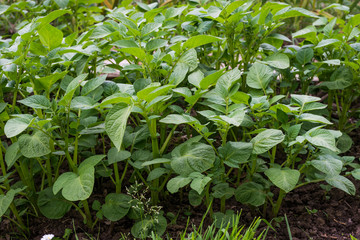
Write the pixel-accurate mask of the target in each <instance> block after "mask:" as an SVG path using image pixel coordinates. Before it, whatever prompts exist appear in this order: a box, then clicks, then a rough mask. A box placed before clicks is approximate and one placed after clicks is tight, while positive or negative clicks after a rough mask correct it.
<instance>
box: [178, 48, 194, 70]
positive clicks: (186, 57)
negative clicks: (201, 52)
mask: <svg viewBox="0 0 360 240" xmlns="http://www.w3.org/2000/svg"><path fill="white" fill-rule="evenodd" d="M179 63H185V64H186V65H187V66H188V67H189V72H192V71H194V70H195V69H196V68H197V66H198V58H197V53H196V50H195V49H193V48H192V49H189V50H187V51H186V52H185V53H184V54H182V55H181V57H180V59H179V61H178V64H179Z"/></svg>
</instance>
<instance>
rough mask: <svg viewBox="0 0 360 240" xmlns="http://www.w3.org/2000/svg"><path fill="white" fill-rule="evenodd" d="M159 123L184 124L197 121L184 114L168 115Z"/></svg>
mask: <svg viewBox="0 0 360 240" xmlns="http://www.w3.org/2000/svg"><path fill="white" fill-rule="evenodd" d="M160 122H162V123H166V124H176V125H179V124H184V123H188V124H189V123H196V122H198V120H197V119H196V118H194V117H192V116H190V115H186V114H182V115H180V114H169V115H167V116H166V117H165V118H163V119H161V120H160Z"/></svg>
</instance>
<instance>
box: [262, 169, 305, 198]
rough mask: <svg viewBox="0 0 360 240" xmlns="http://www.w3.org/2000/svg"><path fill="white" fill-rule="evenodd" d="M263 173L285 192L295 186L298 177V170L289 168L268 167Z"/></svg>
mask: <svg viewBox="0 0 360 240" xmlns="http://www.w3.org/2000/svg"><path fill="white" fill-rule="evenodd" d="M264 173H265V175H266V176H267V177H268V178H269V179H270V181H271V182H272V183H273V184H274V185H275V186H277V187H278V188H280V189H282V190H284V191H285V192H286V193H288V192H290V191H291V190H293V189H294V188H295V186H296V184H297V183H298V181H299V178H300V172H299V171H298V170H293V169H289V168H283V169H279V168H270V169H267V170H266V171H265V172H264Z"/></svg>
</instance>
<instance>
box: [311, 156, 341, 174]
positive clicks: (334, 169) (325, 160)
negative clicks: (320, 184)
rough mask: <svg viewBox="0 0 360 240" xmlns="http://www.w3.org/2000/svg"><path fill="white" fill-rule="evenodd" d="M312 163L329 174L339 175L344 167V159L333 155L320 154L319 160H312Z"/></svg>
mask: <svg viewBox="0 0 360 240" xmlns="http://www.w3.org/2000/svg"><path fill="white" fill-rule="evenodd" d="M311 165H312V166H314V167H315V168H316V169H317V170H319V171H321V172H323V173H325V174H326V175H329V176H333V175H339V174H340V172H341V170H342V167H343V163H342V161H341V160H339V159H336V158H334V157H332V156H331V155H324V156H320V158H319V159H318V160H312V161H311Z"/></svg>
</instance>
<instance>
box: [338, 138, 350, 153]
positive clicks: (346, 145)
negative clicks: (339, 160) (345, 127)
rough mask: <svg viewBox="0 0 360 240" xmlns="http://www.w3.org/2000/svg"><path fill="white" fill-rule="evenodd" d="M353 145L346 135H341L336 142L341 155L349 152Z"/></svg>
mask: <svg viewBox="0 0 360 240" xmlns="http://www.w3.org/2000/svg"><path fill="white" fill-rule="evenodd" d="M353 144H354V142H353V140H352V139H351V137H350V136H349V135H347V134H346V133H343V134H342V135H341V136H340V137H339V138H338V139H337V141H336V147H337V148H338V149H340V151H341V153H346V152H347V151H349V150H350V149H351V147H352V145H353Z"/></svg>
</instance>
